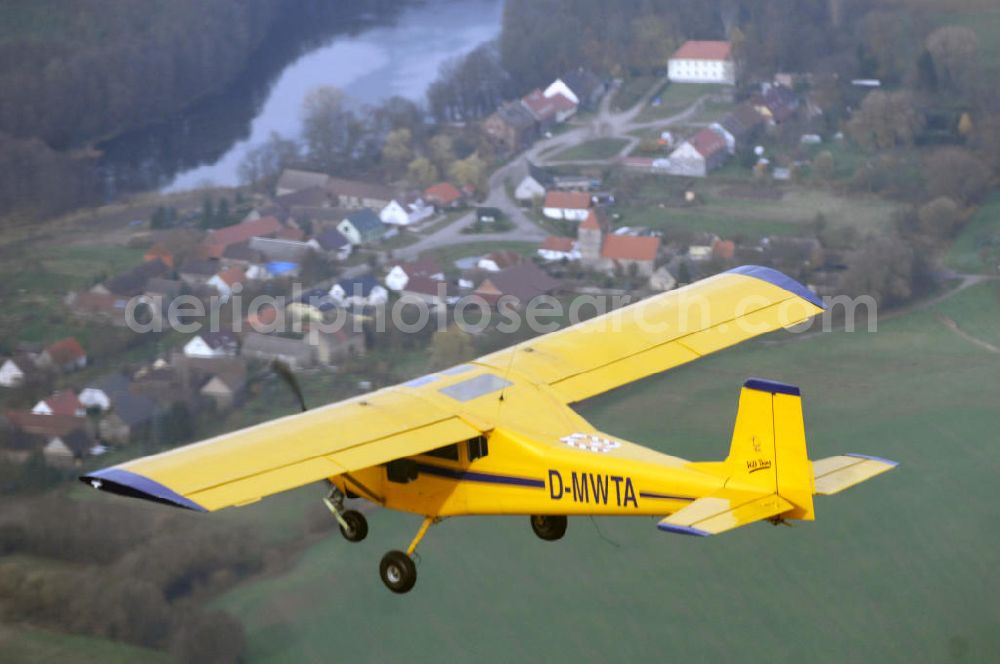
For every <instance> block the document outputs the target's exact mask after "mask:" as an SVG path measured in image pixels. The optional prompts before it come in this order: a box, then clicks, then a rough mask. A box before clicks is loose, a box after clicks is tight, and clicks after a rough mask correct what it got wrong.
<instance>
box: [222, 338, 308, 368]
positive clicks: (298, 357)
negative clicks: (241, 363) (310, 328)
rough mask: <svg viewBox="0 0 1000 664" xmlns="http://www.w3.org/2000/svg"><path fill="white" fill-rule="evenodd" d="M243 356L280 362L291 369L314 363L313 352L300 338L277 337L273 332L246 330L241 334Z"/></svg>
mask: <svg viewBox="0 0 1000 664" xmlns="http://www.w3.org/2000/svg"><path fill="white" fill-rule="evenodd" d="M240 353H241V355H242V356H243V357H245V358H248V359H257V360H264V361H266V362H273V361H275V360H277V361H279V362H282V363H284V364H286V365H288V367H289V368H290V369H292V370H298V369H308V368H309V367H311V366H313V365H314V364H315V363H316V360H315V353H314V351H313V349H312V347H311V346H309V344H307V343H305V342H304V341H303V340H302V339H291V338H287V337H278V336H274V335H273V334H261V333H259V332H247V333H246V334H245V335H244V336H243V347H242V348H241V349H240Z"/></svg>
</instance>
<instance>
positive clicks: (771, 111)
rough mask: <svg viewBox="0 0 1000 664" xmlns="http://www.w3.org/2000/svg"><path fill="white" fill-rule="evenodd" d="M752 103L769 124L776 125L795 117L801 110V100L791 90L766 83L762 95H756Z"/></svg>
mask: <svg viewBox="0 0 1000 664" xmlns="http://www.w3.org/2000/svg"><path fill="white" fill-rule="evenodd" d="M750 103H751V104H753V107H754V109H755V110H756V111H757V112H758V113H760V114H761V115H762V116H763V117H764V119H765V120H766V121H767V123H768V124H771V125H775V124H781V123H782V122H785V121H786V120H788V119H789V118H791V117H792V116H794V115H795V113H796V112H797V111H798V110H799V105H800V100H799V96H798V95H797V94H795V91H794V90H792V89H791V88H787V87H785V86H784V85H771V84H769V83H765V84H764V85H763V87H762V92H761V94H759V95H754V96H753V97H752V98H751V100H750Z"/></svg>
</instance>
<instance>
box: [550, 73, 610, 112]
mask: <svg viewBox="0 0 1000 664" xmlns="http://www.w3.org/2000/svg"><path fill="white" fill-rule="evenodd" d="M605 92H607V85H606V84H605V83H604V81H602V80H601V79H600V78H599V77H598V76H597V75H596V74H594V73H593V72H592V71H590V70H588V69H585V68H583V67H578V68H577V69H574V70H573V71H570V72H567V73H566V74H564V75H563V76H561V77H560V78H557V79H556V80H555V81H553V82H552V83H551V84H549V87H547V88H545V90H544V92H543V94H544V95H545V96H546V97H555V96H557V95H562V96H564V97H566V98H567V99H569V100H570V101H572V102H573V103H574V104H577V105H578V106H579V107H580V108H582V109H584V110H590V109H594V108H596V107H597V104H598V103H599V102H600V101H601V97H603V96H604V93H605Z"/></svg>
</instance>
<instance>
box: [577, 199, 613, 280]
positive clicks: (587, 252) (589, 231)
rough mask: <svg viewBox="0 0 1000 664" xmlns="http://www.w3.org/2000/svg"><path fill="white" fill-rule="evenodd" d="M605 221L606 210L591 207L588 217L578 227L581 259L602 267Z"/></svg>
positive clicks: (586, 262)
mask: <svg viewBox="0 0 1000 664" xmlns="http://www.w3.org/2000/svg"><path fill="white" fill-rule="evenodd" d="M602 222H604V210H598V209H596V208H591V209H590V212H588V213H587V218H586V219H584V220H583V221H581V222H580V225H579V226H577V229H576V247H577V249H578V250H579V252H580V261H581V262H582V263H583V264H584V265H587V266H590V267H600V265H601V262H602V261H601V246H602V245H603V244H604V232H605V230H606V227H607V224H606V223H602Z"/></svg>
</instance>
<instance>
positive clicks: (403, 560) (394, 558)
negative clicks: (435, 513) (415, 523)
mask: <svg viewBox="0 0 1000 664" xmlns="http://www.w3.org/2000/svg"><path fill="white" fill-rule="evenodd" d="M437 521H438V519H437V518H435V517H432V516H427V517H424V521H423V523H421V524H420V530H418V531H417V535H416V537H414V538H413V541H412V542H410V546H409V548H407V549H406V552H405V553H404V552H402V551H390V552H388V553H387V554H385V555H384V556H382V562H381V563H379V566H378V573H379V576H380V577H382V583H384V584H385V587H386V588H388V589H389V590H391V591H392V592H394V593H406V592H409V591H410V590H411V589H412V588H413V584H415V583H416V582H417V566H416V565H414V564H413V553H414V552H415V551H416V550H417V545H418V544H420V540H422V539H423V538H424V535H426V534H427V529H428V528H430V527H431V526H432V525H433V524H434V523H436V522H437Z"/></svg>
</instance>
